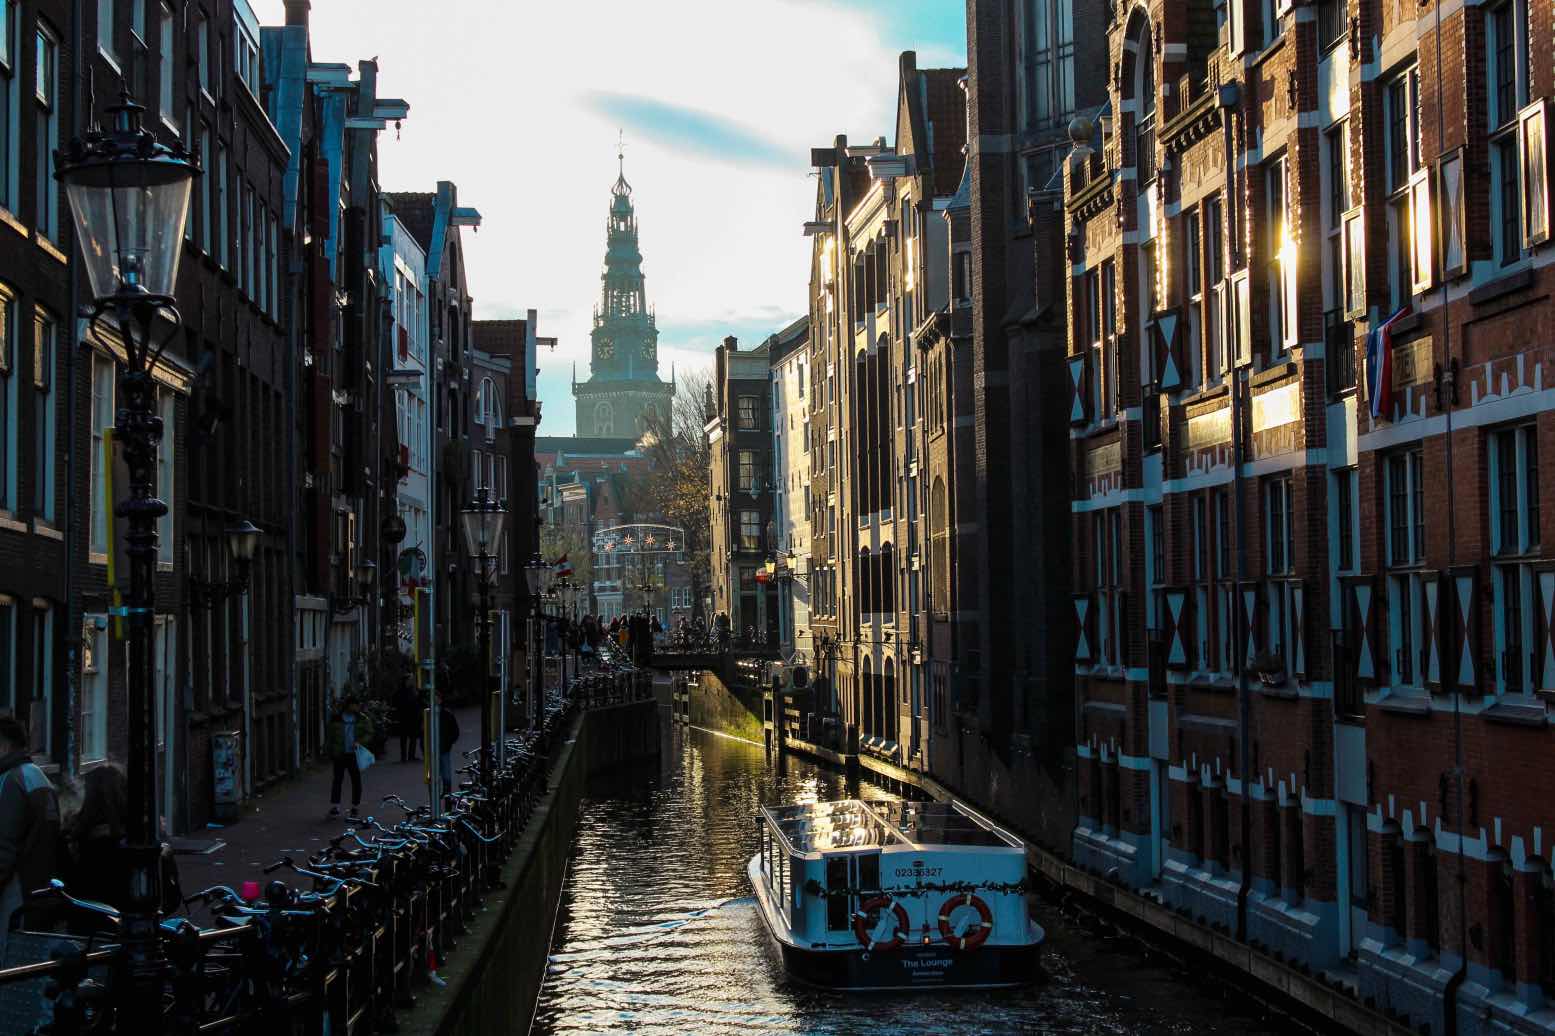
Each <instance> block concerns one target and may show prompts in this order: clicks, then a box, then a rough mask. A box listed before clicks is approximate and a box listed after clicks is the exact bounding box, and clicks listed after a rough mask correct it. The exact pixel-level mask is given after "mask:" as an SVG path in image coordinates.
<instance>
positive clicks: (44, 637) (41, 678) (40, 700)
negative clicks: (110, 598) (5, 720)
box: [0, 601, 54, 757]
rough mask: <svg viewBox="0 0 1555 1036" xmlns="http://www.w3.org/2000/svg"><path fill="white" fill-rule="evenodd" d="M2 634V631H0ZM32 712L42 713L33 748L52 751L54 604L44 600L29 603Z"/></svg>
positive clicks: (49, 753) (46, 751) (51, 754)
mask: <svg viewBox="0 0 1555 1036" xmlns="http://www.w3.org/2000/svg"><path fill="white" fill-rule="evenodd" d="M0 637H3V634H0ZM32 683H33V688H32V710H33V711H32V715H33V716H34V717H37V716H39V715H41V716H42V719H43V721H42V722H41V723H35V724H34V726H35V728H37V727H41V728H42V736H41V738H40V739H39V741H38V743H37V744H34V745H33V746H32V747H33V750H34V751H35V752H38V753H40V754H42V755H44V756H46V757H52V756H53V754H54V608H53V606H52V605H50V604H49V603H48V602H47V601H34V602H33V606H32Z"/></svg>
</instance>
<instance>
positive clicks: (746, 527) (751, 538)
mask: <svg viewBox="0 0 1555 1036" xmlns="http://www.w3.org/2000/svg"><path fill="white" fill-rule="evenodd" d="M740 549H741V550H760V549H761V512H759V511H741V512H740Z"/></svg>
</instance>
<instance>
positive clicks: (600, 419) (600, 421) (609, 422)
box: [594, 403, 616, 438]
mask: <svg viewBox="0 0 1555 1036" xmlns="http://www.w3.org/2000/svg"><path fill="white" fill-rule="evenodd" d="M615 431H616V418H615V409H614V408H613V407H611V405H610V404H609V403H600V404H598V405H597V406H595V407H594V434H595V435H597V436H600V437H601V438H606V437H609V436H612V435H614V434H615Z"/></svg>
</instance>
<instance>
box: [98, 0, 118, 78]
mask: <svg viewBox="0 0 1555 1036" xmlns="http://www.w3.org/2000/svg"><path fill="white" fill-rule="evenodd" d="M113 8H114V0H97V53H98V54H100V55H102V57H104V58H105V59H107V61H108V64H110V65H112V66H113V67H114V69H115V70H116V71H117V70H118V68H119V56H118V55H117V54H115V53H114V49H113V21H114V19H113V15H114V10H113Z"/></svg>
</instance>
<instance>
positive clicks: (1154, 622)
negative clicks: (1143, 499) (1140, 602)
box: [1145, 504, 1166, 630]
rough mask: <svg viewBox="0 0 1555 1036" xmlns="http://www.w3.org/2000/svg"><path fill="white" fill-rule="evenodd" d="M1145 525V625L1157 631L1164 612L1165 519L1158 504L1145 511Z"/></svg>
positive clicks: (1160, 626)
mask: <svg viewBox="0 0 1555 1036" xmlns="http://www.w3.org/2000/svg"><path fill="white" fill-rule="evenodd" d="M1145 523H1146V526H1147V533H1148V535H1149V537H1150V541H1149V542H1150V596H1149V598H1148V604H1149V609H1150V614H1149V615H1147V616H1146V624H1147V625H1148V626H1149V627H1150V628H1151V629H1154V630H1159V629H1161V628H1162V625H1161V620H1162V616H1163V615H1164V614H1165V611H1166V609H1165V606H1164V604H1163V601H1162V594H1163V592H1164V590H1163V588H1164V587H1165V585H1166V518H1165V515H1164V512H1163V511H1162V508H1161V505H1160V504H1155V505H1152V506H1151V507H1148V508H1146V509H1145Z"/></svg>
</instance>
